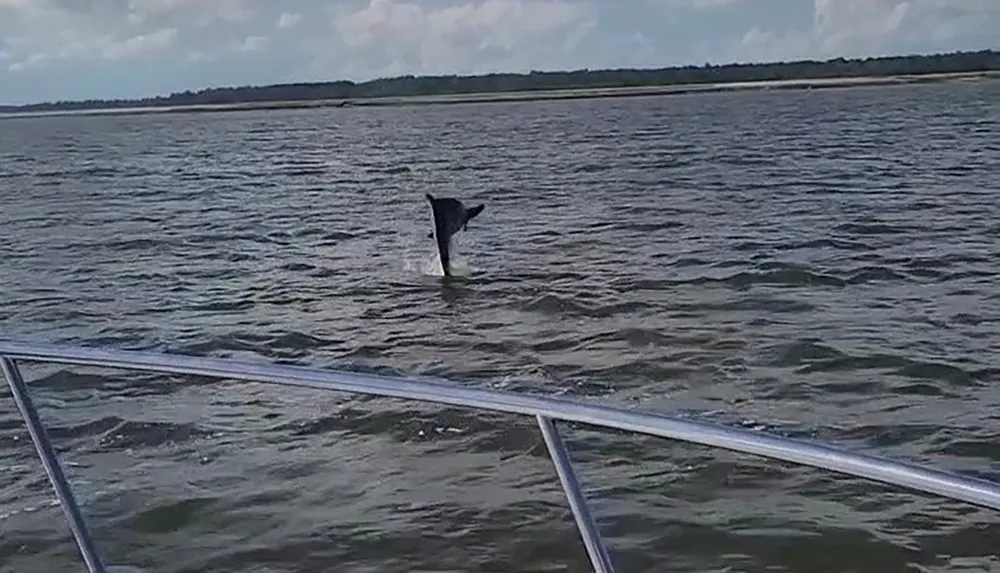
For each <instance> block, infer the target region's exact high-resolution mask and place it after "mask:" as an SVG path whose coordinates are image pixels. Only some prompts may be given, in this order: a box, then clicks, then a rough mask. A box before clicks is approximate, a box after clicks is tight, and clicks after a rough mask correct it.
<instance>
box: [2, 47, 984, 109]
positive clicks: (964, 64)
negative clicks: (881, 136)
mask: <svg viewBox="0 0 1000 573" xmlns="http://www.w3.org/2000/svg"><path fill="white" fill-rule="evenodd" d="M996 71H1000V52H998V51H994V50H983V51H978V52H954V53H950V54H935V55H911V56H891V57H879V58H865V59H844V58H838V59H834V60H828V61H825V62H820V61H798V62H776V63H760V64H726V65H718V66H715V65H710V64H706V65H704V66H682V67H673V68H661V69H645V70H637V69H616V70H574V71H565V72H537V71H533V72H531V73H528V74H488V75H481V76H456V75H449V76H423V77H415V76H412V75H410V76H402V77H396V78H384V79H377V80H372V81H367V82H361V83H354V82H349V81H336V82H320V83H296V84H281V85H271V86H259V87H254V86H245V87H228V88H211V89H205V90H201V91H197V92H191V91H185V92H179V93H174V94H171V95H169V96H161V97H153V98H145V99H135V100H124V99H123V100H88V101H60V102H50V103H39V104H31V105H24V106H6V107H4V106H0V113H17V112H65V111H77V110H114V109H127V108H164V107H179V106H184V107H187V106H222V107H227V108H248V107H302V106H313V105H345V104H347V103H351V104H364V103H365V102H366V100H367V101H369V102H371V103H375V101H374V98H421V99H428V98H429V99H432V100H434V101H442V98H443V99H445V100H448V101H461V100H468V99H470V98H468V97H457V96H477V95H479V96H485V95H487V94H492V95H493V96H494V97H492V98H485V97H474V98H472V99H476V100H480V101H481V100H484V99H538V98H539V97H542V94H541V93H539V92H543V91H544V92H548V93H547V95H546V96H544V97H560V96H558V95H553V94H552V92H553V90H559V91H560V93H564V94H565V93H566V92H565V90H577V91H578V92H579V97H594V96H597V95H602V94H601V93H595V92H594V90H605V91H606V92H608V93H605V94H603V95H627V94H626V93H625V92H628V93H639V92H643V93H664V91H681V90H665V89H663V88H666V87H671V86H675V87H680V86H705V87H709V86H707V85H706V84H709V85H716V84H727V83H735V82H775V81H782V80H834V79H845V80H846V79H850V78H893V77H898V76H926V75H928V74H937V75H942V74H975V73H983V72H996ZM831 85H832V84H831ZM796 87H801V86H796ZM651 88H658V89H655V90H654V89H651ZM719 89H722V87H719ZM579 90H589V92H582V91H579ZM687 91H690V90H687ZM532 93H534V94H536V95H537V97H535V98H532V97H531V94H532ZM500 94H508V96H514V95H515V94H517V95H518V96H521V95H523V96H528V97H517V98H509V97H508V98H504V96H503V95H500ZM385 103H389V102H388V101H386V102H385ZM396 103H399V102H396ZM295 104H297V105H295Z"/></svg>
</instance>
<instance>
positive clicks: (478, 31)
mask: <svg viewBox="0 0 1000 573" xmlns="http://www.w3.org/2000/svg"><path fill="white" fill-rule="evenodd" d="M333 25H334V29H335V30H336V32H337V37H338V40H339V42H340V43H341V44H342V45H343V46H344V47H345V48H346V50H347V51H348V57H346V58H345V57H344V56H345V54H343V53H336V52H335V51H333V50H320V51H318V57H317V59H316V60H315V62H314V64H315V66H316V67H317V68H318V69H320V70H324V71H327V72H332V71H333V70H334V69H335V68H338V67H341V66H342V65H343V62H344V61H345V60H349V61H351V62H352V63H351V64H350V65H349V66H348V70H347V72H348V74H349V75H351V76H359V75H368V76H371V75H395V74H399V73H415V74H437V73H473V72H484V71H494V70H499V69H529V68H532V67H535V68H540V67H545V66H546V65H554V64H555V62H557V61H559V60H563V61H565V60H566V59H567V58H568V57H570V56H571V55H572V53H573V51H574V50H575V49H576V47H577V46H578V45H579V43H580V42H581V41H582V40H583V38H584V36H586V34H587V33H588V32H590V31H591V29H592V28H593V27H594V25H595V15H594V12H593V10H592V9H591V7H590V6H589V5H587V4H585V3H581V2H571V1H567V0H485V1H482V2H473V1H467V2H464V3H460V4H456V5H452V6H447V7H443V8H437V9H434V8H427V7H426V6H425V5H421V4H417V3H416V2H415V1H407V0H370V2H369V3H368V5H367V6H366V7H364V8H362V9H360V10H356V11H350V10H344V9H341V10H338V11H336V13H335V16H334V22H333ZM328 53H330V54H333V56H332V57H330V56H327V55H326V54H328Z"/></svg>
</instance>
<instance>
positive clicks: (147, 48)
mask: <svg viewBox="0 0 1000 573" xmlns="http://www.w3.org/2000/svg"><path fill="white" fill-rule="evenodd" d="M176 39H177V29H176V28H163V29H162V30H157V31H155V32H152V33H150V34H142V35H139V36H133V37H131V38H129V39H127V40H125V41H122V42H113V43H111V44H108V45H107V46H104V48H103V49H102V50H101V57H103V58H104V59H106V60H121V59H126V58H142V57H146V56H150V55H152V54H155V53H157V52H162V51H163V50H164V49H166V48H169V47H170V46H171V45H172V44H173V43H174V40H176Z"/></svg>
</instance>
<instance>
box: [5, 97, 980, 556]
mask: <svg viewBox="0 0 1000 573" xmlns="http://www.w3.org/2000/svg"><path fill="white" fill-rule="evenodd" d="M998 181H1000V85H998V84H996V83H993V84H970V85H961V86H924V87H915V86H907V87H901V88H878V89H850V90H830V91H813V92H805V91H802V92H782V93H745V94H716V95H700V96H678V97H666V98H648V99H620V100H604V101H582V102H553V103H520V104H502V105H462V106H440V107H412V108H399V109H334V110H322V111H282V112H240V113H225V114H190V115H171V116H159V117H157V116H131V117H70V118H40V119H15V120H5V121H2V122H0V198H2V209H0V277H2V283H0V336H3V337H5V338H20V339H27V340H40V341H59V342H72V343H85V344H88V345H98V346H104V347H119V348H150V349H155V350H161V351H170V352H183V353H189V354H197V355H211V356H231V357H239V358H243V359H251V360H268V361H274V360H284V361H292V362H297V363H301V364H310V365H317V366H324V367H339V368H350V369H356V370H362V371H374V372H389V373H404V374H413V375H424V376H433V377H443V378H447V379H450V380H454V381H456V382H455V383H456V384H470V385H474V386H483V387H500V388H508V389H515V390H531V391H535V392H541V393H545V394H553V395H573V396H577V397H583V398H585V399H589V400H594V401H596V402H602V403H610V404H618V405H626V406H628V407H632V408H640V409H645V410H651V411H660V412H667V413H672V414H683V415H687V416H691V417H693V418H697V419H702V420H709V421H719V422H726V423H732V424H744V425H748V426H751V427H755V428H761V429H766V430H769V431H774V432H778V433H782V434H785V435H791V436H800V437H815V438H819V439H823V440H829V441H832V442H835V443H837V444H841V445H847V446H851V447H854V448H859V449H863V450H868V451H874V452H878V453H882V454H889V455H893V456H902V457H907V458H910V459H916V460H920V461H925V462H928V463H931V464H933V465H936V466H939V467H945V468H950V469H957V470H961V471H969V472H977V473H979V474H980V475H985V476H993V477H997V476H998V475H1000V472H997V469H998V467H1000V466H998V464H1000V447H998V446H997V444H998V440H1000V420H998V412H1000V393H998V392H997V390H996V385H997V383H998V382H1000V363H998V359H997V355H998V354H997V353H998V351H1000V334H998V327H1000V295H998V290H997V284H998V283H997V271H998V263H997V253H998V249H1000V201H998V195H997V190H998V186H1000V183H998ZM427 191H430V192H432V193H435V194H437V195H456V196H459V197H461V198H463V199H466V200H468V201H469V202H478V201H483V202H485V203H486V204H487V207H486V210H485V212H484V213H483V214H482V215H481V216H480V217H479V218H477V219H476V221H474V223H473V224H472V225H471V226H470V229H469V231H468V232H467V233H462V234H461V237H460V249H461V253H462V254H463V257H464V259H465V262H466V264H467V265H468V267H469V268H470V269H471V276H470V277H469V278H468V280H465V281H457V282H454V283H452V284H447V285H445V284H443V283H442V280H441V278H440V277H437V276H432V275H431V274H428V273H427V272H425V270H426V267H427V260H428V258H429V257H431V256H432V253H433V245H432V241H431V239H429V238H427V233H428V231H429V230H430V218H429V211H428V207H427V205H426V202H425V200H424V198H423V194H424V193H425V192H427ZM25 372H26V376H28V378H29V381H30V382H31V383H32V385H33V387H34V388H36V389H37V396H38V398H37V400H38V402H39V405H40V406H41V407H42V414H43V416H44V418H45V419H46V420H47V421H48V423H49V424H50V425H51V427H52V433H53V436H54V437H55V438H56V439H57V441H58V445H59V448H60V449H61V451H63V452H64V456H65V458H66V461H67V463H68V471H69V473H70V475H71V478H72V481H73V483H74V484H75V486H76V487H77V489H78V491H79V493H80V497H81V500H82V502H83V503H84V509H85V512H86V514H87V515H88V516H89V517H90V519H91V521H92V523H93V524H94V528H95V532H96V534H97V535H98V537H99V539H100V541H101V542H102V543H103V546H104V548H105V550H106V552H107V553H108V554H109V560H110V561H112V562H114V563H123V564H131V565H134V566H139V567H142V568H143V569H146V570H149V571H153V570H156V571H164V572H177V573H180V572H209V571H213V572H214V571H219V572H221V571H227V572H228V571H248V572H249V571H253V572H286V571H296V572H299V571H317V572H319V571H323V572H326V571H343V572H368V571H380V572H383V571H497V572H512V571H518V572H522V571H538V572H541V571H584V570H586V569H587V562H586V555H585V552H584V551H583V548H582V544H581V543H580V541H579V538H578V535H577V533H576V530H575V528H574V526H573V522H572V517H571V515H570V513H569V510H568V507H567V505H566V502H565V500H564V498H563V496H562V493H561V490H560V489H559V486H558V481H557V479H556V477H555V475H554V472H553V469H552V465H551V462H550V461H549V459H548V458H547V456H546V455H545V453H544V446H543V445H542V443H541V439H540V437H539V435H538V433H537V431H536V429H535V427H534V426H533V422H532V420H530V419H518V418H515V417H510V416H501V415H484V414H476V413H470V412H466V411H462V410H455V409H442V408H437V407H433V406H429V405H421V404H406V403H403V402H399V401H394V400H372V399H363V398H358V397H352V396H347V395H339V394H334V395H331V394H323V393H319V392H311V391H306V390H298V391H291V390H285V389H276V388H271V387H266V386H260V385H244V384H237V383H234V382H231V381H222V382H212V381H207V380H201V379H197V380H191V379H184V378H183V377H163V376H151V375H137V374H134V373H123V372H112V371H105V370H98V369H88V368H67V367H57V366H37V365H31V366H30V367H28V366H26V367H25ZM567 439H568V440H569V442H570V445H571V447H572V449H573V455H574V457H575V459H577V460H579V461H580V462H581V464H580V471H581V478H582V479H583V480H584V482H585V484H586V485H587V487H588V493H589V495H590V496H591V497H592V498H594V499H595V500H596V502H595V509H596V512H597V515H598V517H599V519H600V522H601V525H602V527H603V529H604V531H605V532H606V533H607V535H608V538H609V541H610V542H611V544H612V551H613V556H614V559H615V560H616V562H617V563H618V565H619V566H620V570H621V571H623V572H625V571H650V572H652V571H663V570H666V569H670V570H672V571H727V572H735V571H745V572H757V571H798V572H810V573H812V572H831V573H833V572H837V573H839V572H843V571H852V572H871V573H885V572H888V571H986V570H990V568H993V569H996V568H998V567H1000V559H998V558H997V557H995V555H996V548H997V546H998V544H1000V520H998V516H997V515H996V514H995V513H992V512H988V511H985V510H983V511H981V510H977V509H975V508H970V507H969V506H966V505H964V504H961V503H957V502H949V501H944V500H941V499H938V498H934V497H930V496H923V495H920V494H913V493H909V492H905V491H901V490H898V489H896V488H890V487H885V486H881V485H872V484H869V483H867V482H864V481H863V480H858V479H850V478H846V477H841V476H837V475H833V474H829V473H827V472H822V471H816V470H810V469H802V468H796V467H791V466H789V465H787V464H775V463H768V462H764V461H762V460H759V459H756V458H752V457H749V456H737V455H733V454H729V453H725V452H718V451H712V450H709V449H706V448H701V447H695V446H687V445H680V444H675V443H672V442H667V441H663V440H654V439H645V438H636V437H629V436H620V435H615V434H612V433H605V432H595V431H586V430H582V429H579V428H578V429H567ZM0 456H2V460H3V461H2V463H0V568H2V570H3V571H18V572H31V571H37V572H46V573H47V572H51V571H56V570H60V571H63V570H71V569H73V570H78V565H77V563H78V561H77V559H78V557H77V554H76V551H75V548H74V546H73V545H72V543H71V541H70V538H69V535H68V530H67V529H66V527H65V525H64V522H63V521H62V517H61V513H60V510H59V508H58V507H56V506H54V505H53V504H52V502H51V499H52V496H51V494H50V492H49V489H48V484H47V481H46V479H45V477H44V474H43V473H42V472H41V471H40V466H39V464H38V462H37V461H36V460H35V457H34V453H33V450H32V449H31V447H30V443H29V441H28V439H27V434H26V432H25V430H24V429H23V426H22V425H21V422H20V420H19V418H18V417H17V415H16V412H15V410H14V408H13V405H12V404H11V402H10V400H8V399H6V398H4V399H2V400H0Z"/></svg>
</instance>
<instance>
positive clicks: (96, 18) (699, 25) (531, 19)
mask: <svg viewBox="0 0 1000 573" xmlns="http://www.w3.org/2000/svg"><path fill="white" fill-rule="evenodd" d="M981 48H1000V0H0V103H25V102H34V101H47V100H54V99H80V98H90V97H100V98H107V97H136V96H144V95H157V94H165V93H169V92H172V91H177V90H183V89H198V88H202V87H207V86H212V85H247V84H264V83H278V82H287V81H303V80H304V81H315V80H327V79H344V78H346V79H353V80H363V79H370V78H372V77H379V76H392V75H398V74H404V73H413V74H433V73H452V72H455V73H478V72H488V71H527V70H531V69H566V68H582V67H590V68H600V67H633V66H636V67H660V66H667V65H675V64H686V63H696V64H701V63H704V62H715V63H721V62H730V61H760V60H775V59H796V58H804V57H809V58H815V57H819V58H827V57H836V56H859V55H879V54H891V53H908V52H909V53H912V52H936V51H948V50H954V49H981Z"/></svg>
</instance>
